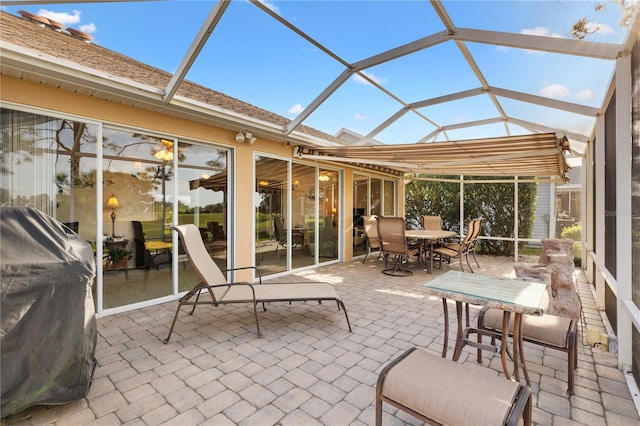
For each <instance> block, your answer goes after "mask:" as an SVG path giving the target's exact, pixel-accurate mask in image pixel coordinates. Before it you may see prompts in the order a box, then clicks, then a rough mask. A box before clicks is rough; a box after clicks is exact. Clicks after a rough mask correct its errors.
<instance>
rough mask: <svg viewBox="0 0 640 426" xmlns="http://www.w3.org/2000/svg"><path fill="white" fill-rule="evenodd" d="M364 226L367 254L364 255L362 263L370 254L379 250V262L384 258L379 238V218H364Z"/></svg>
mask: <svg viewBox="0 0 640 426" xmlns="http://www.w3.org/2000/svg"><path fill="white" fill-rule="evenodd" d="M362 224H363V226H364V238H365V241H366V243H367V254H365V255H364V259H362V263H364V262H365V261H366V260H367V257H368V256H369V254H370V253H371V252H372V251H374V250H378V260H380V257H382V252H381V251H380V238H378V217H377V216H362Z"/></svg>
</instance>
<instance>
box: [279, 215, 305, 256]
mask: <svg viewBox="0 0 640 426" xmlns="http://www.w3.org/2000/svg"><path fill="white" fill-rule="evenodd" d="M273 234H274V236H275V238H276V253H277V252H278V248H279V247H280V246H282V247H283V248H287V244H288V242H287V230H286V229H285V228H284V226H283V218H282V216H280V215H274V216H273ZM304 243H305V241H304V233H303V232H301V231H299V230H295V229H292V230H291V248H292V249H294V248H296V247H297V246H298V245H300V246H301V247H302V249H303V250H304Z"/></svg>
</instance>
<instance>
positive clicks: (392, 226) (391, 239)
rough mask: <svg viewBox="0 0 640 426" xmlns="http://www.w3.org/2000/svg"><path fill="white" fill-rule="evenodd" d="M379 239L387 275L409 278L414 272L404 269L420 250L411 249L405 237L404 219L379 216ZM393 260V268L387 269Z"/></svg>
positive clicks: (384, 271)
mask: <svg viewBox="0 0 640 426" xmlns="http://www.w3.org/2000/svg"><path fill="white" fill-rule="evenodd" d="M377 222H378V223H377V225H378V238H379V239H380V252H381V253H382V255H383V256H385V269H384V270H383V271H382V272H383V273H385V274H386V275H391V276H396V277H407V276H410V275H413V272H411V271H409V270H407V269H405V268H403V267H402V265H403V264H405V263H406V262H408V261H409V259H411V258H412V257H413V256H415V255H417V254H418V253H419V251H420V249H419V248H411V247H410V246H409V243H408V242H407V238H406V237H405V235H404V228H405V224H404V219H403V218H401V217H385V216H379V217H378V220H377ZM389 259H392V260H393V265H392V266H391V268H386V266H387V261H388V260H389Z"/></svg>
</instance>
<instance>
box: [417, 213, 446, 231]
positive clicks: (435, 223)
mask: <svg viewBox="0 0 640 426" xmlns="http://www.w3.org/2000/svg"><path fill="white" fill-rule="evenodd" d="M422 229H428V230H430V231H440V230H441V229H442V217H440V216H426V215H425V216H422Z"/></svg>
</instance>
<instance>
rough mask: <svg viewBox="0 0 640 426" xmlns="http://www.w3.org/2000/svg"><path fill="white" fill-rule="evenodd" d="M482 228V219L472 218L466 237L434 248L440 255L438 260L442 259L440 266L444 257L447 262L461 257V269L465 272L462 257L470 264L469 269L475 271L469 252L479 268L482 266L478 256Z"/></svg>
mask: <svg viewBox="0 0 640 426" xmlns="http://www.w3.org/2000/svg"><path fill="white" fill-rule="evenodd" d="M481 229H482V219H472V220H470V221H469V225H468V226H467V234H466V235H465V236H464V238H462V239H460V241H459V242H453V243H449V244H444V245H443V246H440V247H435V248H434V249H433V252H434V255H435V256H438V257H437V258H438V260H439V261H440V266H442V259H443V258H444V259H446V260H447V263H451V259H459V260H460V270H462V271H463V272H464V266H463V264H462V259H463V258H464V259H465V260H466V262H467V266H469V270H470V271H471V272H473V268H472V267H471V263H470V262H469V254H471V255H472V256H473V259H474V260H475V262H476V265H477V266H478V268H479V267H480V263H478V259H477V258H476V250H475V247H476V243H477V242H478V236H479V235H480V230H481Z"/></svg>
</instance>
